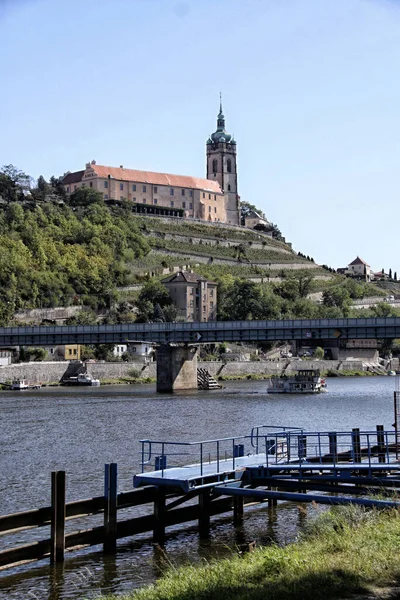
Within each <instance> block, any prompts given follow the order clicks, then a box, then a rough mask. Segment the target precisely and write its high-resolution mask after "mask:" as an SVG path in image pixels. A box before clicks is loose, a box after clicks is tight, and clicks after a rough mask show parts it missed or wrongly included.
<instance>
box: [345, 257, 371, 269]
mask: <svg viewBox="0 0 400 600" xmlns="http://www.w3.org/2000/svg"><path fill="white" fill-rule="evenodd" d="M351 265H366V266H367V267H369V264H368V263H366V262H365V260H363V259H362V258H360V257H359V256H357V258H355V259H354V260H353V262H351V263H350V264H349V267H351Z"/></svg>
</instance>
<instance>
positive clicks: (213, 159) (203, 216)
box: [62, 103, 240, 225]
mask: <svg viewBox="0 0 400 600" xmlns="http://www.w3.org/2000/svg"><path fill="white" fill-rule="evenodd" d="M206 158H207V172H206V179H201V178H199V177H192V176H187V175H171V174H168V173H154V172H151V171H138V170H136V169H127V168H125V167H124V166H123V165H120V166H119V167H107V166H103V165H98V164H97V163H96V161H95V160H93V161H92V162H90V163H87V164H86V166H85V169H84V170H82V171H76V172H74V173H70V172H69V173H66V175H65V176H64V178H63V181H62V183H63V186H64V189H65V192H66V194H67V195H68V196H69V195H71V194H72V193H73V192H74V191H75V190H77V189H78V188H80V187H90V188H93V189H96V190H97V191H99V192H101V193H102V194H103V197H104V201H105V202H109V203H116V202H121V201H129V202H131V203H132V206H133V209H134V210H135V211H136V212H138V213H144V214H151V215H161V216H175V217H184V218H187V219H200V220H202V221H208V222H220V223H230V224H232V225H240V209H239V195H238V191H237V161H236V141H235V140H234V138H233V136H232V135H231V134H230V133H228V132H227V131H226V129H225V117H224V114H223V111H222V103H220V109H219V113H218V117H217V129H216V131H215V132H214V133H212V134H211V135H210V137H209V138H208V140H207V143H206Z"/></svg>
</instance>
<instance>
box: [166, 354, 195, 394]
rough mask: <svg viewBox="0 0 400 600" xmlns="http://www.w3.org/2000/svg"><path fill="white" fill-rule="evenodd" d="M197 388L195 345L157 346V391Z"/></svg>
mask: <svg viewBox="0 0 400 600" xmlns="http://www.w3.org/2000/svg"><path fill="white" fill-rule="evenodd" d="M178 390H197V346H193V345H190V346H189V345H187V344H180V345H178V344H176V345H173V346H172V345H162V346H159V347H158V348H157V392H175V391H178Z"/></svg>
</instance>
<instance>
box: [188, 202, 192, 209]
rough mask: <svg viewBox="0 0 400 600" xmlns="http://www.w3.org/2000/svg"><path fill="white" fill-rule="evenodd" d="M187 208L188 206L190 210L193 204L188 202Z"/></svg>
mask: <svg viewBox="0 0 400 600" xmlns="http://www.w3.org/2000/svg"><path fill="white" fill-rule="evenodd" d="M189 208H190V210H192V208H193V204H192V203H191V202H190V203H189Z"/></svg>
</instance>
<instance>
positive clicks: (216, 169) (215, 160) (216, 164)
mask: <svg viewBox="0 0 400 600" xmlns="http://www.w3.org/2000/svg"><path fill="white" fill-rule="evenodd" d="M212 170H213V173H216V172H217V171H218V161H217V159H216V158H214V160H213V168H212Z"/></svg>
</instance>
